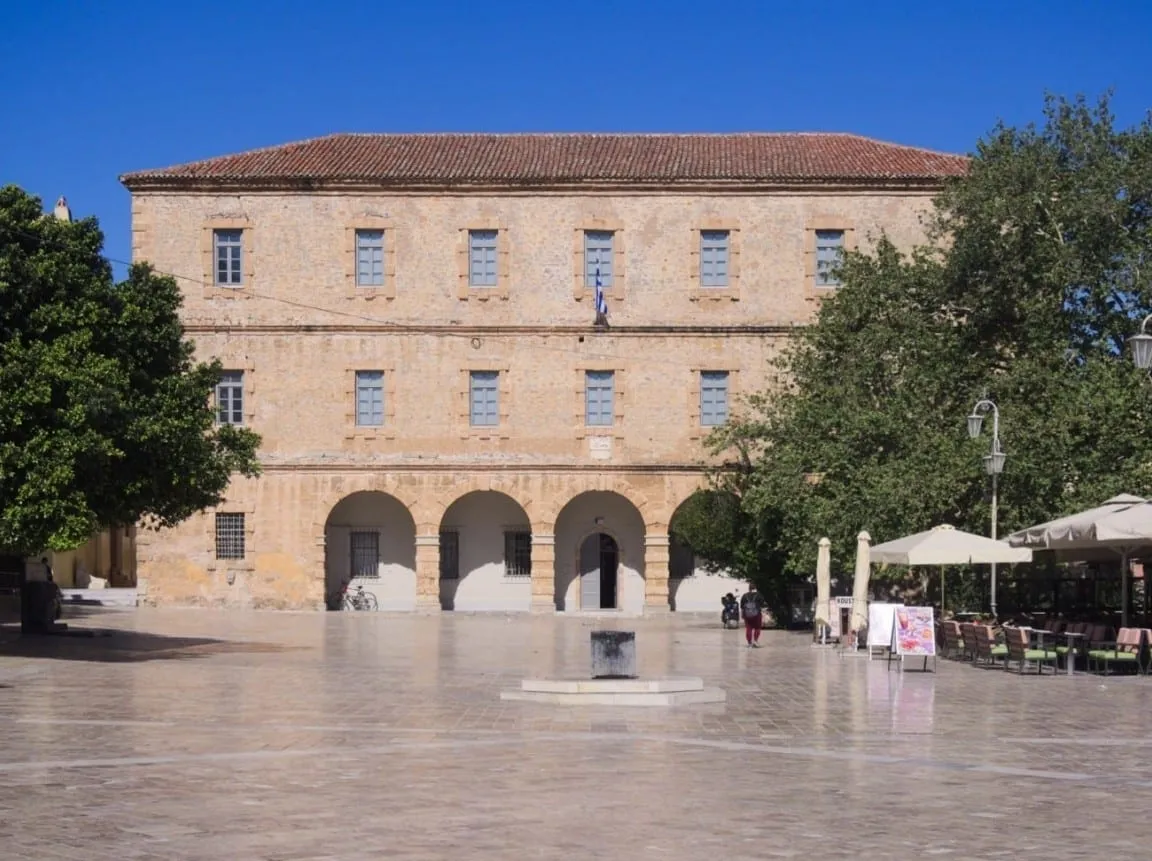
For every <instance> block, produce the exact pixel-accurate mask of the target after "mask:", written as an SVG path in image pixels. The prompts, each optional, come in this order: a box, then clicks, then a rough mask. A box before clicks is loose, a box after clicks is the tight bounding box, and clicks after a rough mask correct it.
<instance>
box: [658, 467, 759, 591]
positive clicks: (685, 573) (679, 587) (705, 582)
mask: <svg viewBox="0 0 1152 861" xmlns="http://www.w3.org/2000/svg"><path fill="white" fill-rule="evenodd" d="M699 489H703V488H696V489H694V490H692V491H691V492H690V493H687V494H684V495H683V496H682V497H681V498H680V501H679V502H677V503H676V506H675V507H674V508H673V509H672V511H671V512H670V513H669V516H668V520H667V523H668V526H667V527H666V531H667V533H668V604H669V606H670V607H671V609H672V610H675V611H679V612H711V611H715V612H717V613H718V612H720V607H721V600H720V599H721V598H723V596H724V595H725V593H727V592H740V591H743V589H744V588H745V584H743V583H742V582H741V581H738V580H733V579H732V578H731V577H729V576H727V575H726V574H723V573H720V574H713V573H711V572H709V571H708V570H707V569H706V568H705V567H704V565H703V563H702V562H701V561H700V560H699V559H698V558H697V557H696V555H695V554H694V553H693V552H692V548H691V547H688V546H687V545H685V544H683V542H680V541H678V540H677V539H676V537H675V536H674V534H673V527H674V526H675V523H676V518H677V517H678V516H679V515H680V512H681V510H682V509H683V507H684V504H685V503H686V502H687V501H688V499H689V497H691V495H692V493H695V492H696V490H699Z"/></svg>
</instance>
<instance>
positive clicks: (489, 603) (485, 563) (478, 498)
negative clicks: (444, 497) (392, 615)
mask: <svg viewBox="0 0 1152 861" xmlns="http://www.w3.org/2000/svg"><path fill="white" fill-rule="evenodd" d="M440 606H441V608H442V609H444V610H475V611H483V610H496V611H501V610H504V611H509V610H511V611H523V612H527V611H528V610H529V609H530V608H531V606H532V527H531V525H530V524H529V521H528V515H527V514H526V513H525V511H524V509H523V507H521V505H520V503H518V502H517V501H516V500H515V499H513V498H512V497H510V496H507V495H506V494H503V493H500V492H499V491H495V490H478V491H474V492H472V493H467V494H465V495H464V496H462V497H460V498H459V499H457V500H456V501H455V502H453V503H452V504H451V505H450V506H448V510H447V511H445V512H444V517H443V518H441V521H440Z"/></svg>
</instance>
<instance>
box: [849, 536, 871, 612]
mask: <svg viewBox="0 0 1152 861" xmlns="http://www.w3.org/2000/svg"><path fill="white" fill-rule="evenodd" d="M871 543H872V536H871V535H869V534H868V533H867V532H861V533H860V534H859V535H857V536H856V569H855V571H853V572H852V616H851V619H852V623H851V628H852V632H853V633H855V632H857V631H859V630H860V629H861V628H863V627H864V625H865V623H866V622H867V621H868V577H869V575H870V574H871V567H872V566H871V558H872V557H871V554H870V553H869V551H868V546H869V545H870V544H871Z"/></svg>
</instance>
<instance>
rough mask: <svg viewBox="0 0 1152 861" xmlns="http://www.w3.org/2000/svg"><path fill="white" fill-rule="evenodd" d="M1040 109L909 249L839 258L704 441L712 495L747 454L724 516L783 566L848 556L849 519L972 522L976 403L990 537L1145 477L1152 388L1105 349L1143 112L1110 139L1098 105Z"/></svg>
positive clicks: (1121, 286)
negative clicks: (1000, 468) (992, 504)
mask: <svg viewBox="0 0 1152 861" xmlns="http://www.w3.org/2000/svg"><path fill="white" fill-rule="evenodd" d="M1046 117H1047V120H1046V123H1045V124H1044V126H1043V127H1042V128H1035V127H1028V128H1025V129H1014V128H1008V127H1005V126H999V127H997V128H996V129H994V130H993V132H992V133H991V134H990V135H989V137H988V138H987V139H986V140H984V141H981V142H980V143H979V145H978V147H977V149H976V153H975V155H974V157H973V159H972V162H971V169H970V172H969V173H968V175H967V176H965V177H963V178H960V179H957V180H955V181H953V182H951V183H949V184H948V186H947V187H946V188H945V189H944V191H943V192H942V193H941V194H940V195H939V196H938V198H937V200H936V210H935V216H934V220H933V223H932V229H931V236H932V239H933V240H934V241H933V242H932V243H930V244H929V245H928V246H926V247H924V248H919V249H915V250H914V251H912V252H911V253H910V254H901V253H900V252H898V251H897V249H896V248H895V247H894V246H893V245H892V244H891V243H890V242H888V241H887V239H886V238H884V237H883V236H881V237H879V238H878V241H877V243H876V244H875V247H874V248H873V249H872V250H871V251H869V252H867V253H856V254H849V255H848V256H847V257H846V259H845V261H844V263H843V266H842V270H841V279H842V281H843V284H844V286H843V287H842V289H840V290H838V291H837V292H836V294H835V295H833V296H830V297H829V298H828V299H826V300H825V301H824V302H823V304H822V306H821V309H820V312H819V315H818V317H817V320H816V321H815V323H814V325H812V326H811V327H808V328H807V329H805V330H803V331H802V332H801V333H799V334H798V335H797V337H796V338H795V339H794V341H793V343H792V344H791V345H790V347H789V349H788V350H786V351H785V353H784V355H783V357H782V358H781V359H780V361H779V362H778V364H777V367H776V368H775V369H774V371H775V373H776V374H777V375H778V378H779V380H780V381H781V382H780V385H779V386H777V387H776V390H774V391H770V392H764V393H761V394H759V395H757V396H756V397H754V398H752V399H751V401H750V403H749V405H748V406H749V409H748V411H747V413H746V415H745V416H744V417H743V418H742V419H740V420H738V421H736V422H734V423H733V424H732V425H731V426H729V427H727V428H725V429H724V430H723V432H721V433H718V434H715V435H714V436H713V438H712V445H713V448H714V450H715V451H716V452H717V453H724V452H727V453H731V452H736V453H737V454H738V456H737V457H736V458H734V463H732V464H729V465H727V466H726V467H725V468H724V469H722V470H720V471H719V473H718V476H717V482H718V486H719V487H728V488H730V487H732V481H733V478H732V476H733V474H734V473H739V472H740V470H734V469H733V467H734V466H736V465H738V464H740V463H741V462H742V461H743V462H746V463H747V464H748V466H747V469H746V470H745V472H746V474H743V475H740V477H739V480H738V484H737V486H736V492H737V495H738V496H739V499H740V509H741V516H743V517H746V518H748V519H749V520H751V521H754V522H756V523H757V524H759V525H760V527H761V528H760V534H761V535H762V536H763V538H764V540H765V541H766V542H767V543H768V544H769V546H770V547H771V551H772V553H775V554H777V555H778V557H779V558H780V559H781V560H782V562H781V565H782V569H783V575H782V576H783V577H784V578H785V579H787V578H788V577H791V578H794V579H795V578H800V577H807V576H808V575H810V574H811V573H812V571H813V570H814V565H815V554H816V542H817V540H818V539H819V538H820V537H821V536H823V535H827V536H828V537H829V538H831V539H832V542H833V554H834V560H838V561H839V563H840V565H841V566H842V567H848V565H849V564H850V563H849V561H848V560H850V559H851V557H852V555H853V553H854V546H855V536H856V534H857V532H859V531H860V530H861V529H867V530H868V531H869V532H870V533H871V534H872V536H873V538H874V539H876V540H878V541H883V540H888V539H891V538H896V537H899V536H900V535H903V534H906V533H909V532H914V531H918V530H921V529H926V528H928V527H930V526H933V525H935V524H937V523H952V524H955V525H956V526H958V527H960V528H965V529H970V530H972V531H975V532H980V533H986V532H987V530H988V526H989V519H990V512H989V499H988V489H989V483H988V479H987V476H986V475H985V473H984V471H983V468H982V461H981V457H982V455H984V454H986V453H987V451H988V446H989V437H988V436H985V437H984V438H982V439H980V440H976V441H972V440H969V439H968V438H967V434H966V432H965V421H964V419H965V416H966V415H967V414H968V413H969V412H970V411H971V409H972V406H973V404H974V403H975V401H976V399H977V398H979V397H981V396H982V395H987V396H989V397H992V398H993V399H994V400H995V401H996V402H997V404H998V405H999V407H1000V411H1001V423H1000V432H1001V438H1002V441H1003V445H1004V449H1005V451H1006V452H1007V454H1008V461H1007V467H1006V469H1005V473H1004V475H1003V476H1002V479H1001V483H1000V518H999V519H1000V523H1001V532H1002V533H1003V532H1006V531H1008V530H1010V529H1015V528H1020V527H1022V526H1026V525H1029V524H1030V523H1034V522H1038V521H1041V520H1045V519H1048V518H1051V517H1055V516H1058V515H1060V514H1063V513H1067V512H1069V511H1072V510H1075V509H1077V508H1079V507H1082V506H1086V505H1091V504H1095V503H1098V502H1101V501H1103V499H1105V498H1106V497H1108V496H1109V495H1111V494H1113V493H1115V492H1118V491H1128V492H1136V493H1140V492H1147V491H1148V490H1150V489H1152V434H1150V433H1149V432H1148V428H1149V426H1150V424H1149V421H1150V419H1152V389H1150V387H1149V383H1148V380H1147V379H1146V377H1145V375H1143V374H1142V373H1140V372H1138V371H1136V370H1135V369H1134V368H1133V366H1132V364H1131V362H1130V360H1129V358H1128V356H1127V355H1126V353H1125V352H1124V339H1125V338H1126V337H1127V336H1129V335H1131V334H1133V333H1134V332H1135V330H1136V327H1137V325H1138V322H1139V318H1140V316H1141V315H1142V314H1144V313H1146V312H1148V311H1149V310H1150V309H1152V308H1150V306H1152V267H1150V265H1149V264H1152V123H1150V122H1149V121H1145V122H1144V123H1142V124H1141V125H1139V126H1137V127H1135V128H1132V129H1125V130H1117V129H1116V128H1115V127H1114V124H1113V119H1112V116H1111V113H1110V112H1109V109H1108V104H1107V100H1106V99H1105V100H1102V101H1101V102H1100V104H1099V105H1097V106H1094V107H1093V106H1090V105H1088V104H1086V103H1085V102H1084V101H1083V100H1082V99H1078V100H1074V101H1068V100H1062V99H1054V98H1053V99H1050V100H1049V102H1048V104H1047V109H1046Z"/></svg>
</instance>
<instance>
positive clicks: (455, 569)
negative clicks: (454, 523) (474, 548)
mask: <svg viewBox="0 0 1152 861" xmlns="http://www.w3.org/2000/svg"><path fill="white" fill-rule="evenodd" d="M440 579H441V580H459V579H460V533H459V532H456V531H455V530H449V529H446V530H444V531H442V532H441V533H440Z"/></svg>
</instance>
